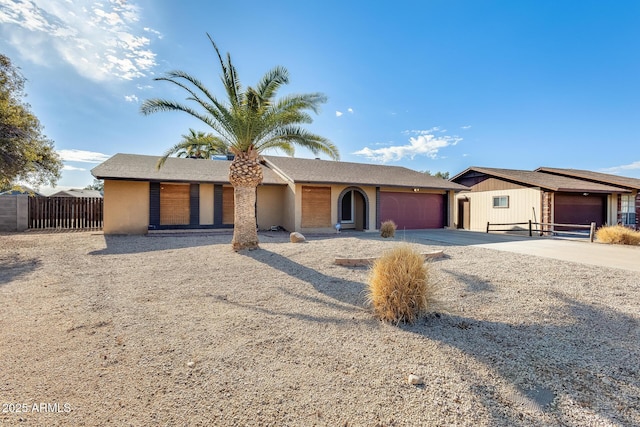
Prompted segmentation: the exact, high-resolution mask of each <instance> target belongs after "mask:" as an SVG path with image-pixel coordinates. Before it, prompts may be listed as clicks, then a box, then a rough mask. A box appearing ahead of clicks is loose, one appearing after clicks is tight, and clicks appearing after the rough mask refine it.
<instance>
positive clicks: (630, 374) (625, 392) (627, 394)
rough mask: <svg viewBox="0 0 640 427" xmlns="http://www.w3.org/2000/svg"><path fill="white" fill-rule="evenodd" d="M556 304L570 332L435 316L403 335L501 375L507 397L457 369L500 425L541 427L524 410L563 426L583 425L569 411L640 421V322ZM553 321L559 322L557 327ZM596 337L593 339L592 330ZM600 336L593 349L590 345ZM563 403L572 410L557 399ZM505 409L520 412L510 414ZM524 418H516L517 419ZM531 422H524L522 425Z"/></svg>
mask: <svg viewBox="0 0 640 427" xmlns="http://www.w3.org/2000/svg"><path fill="white" fill-rule="evenodd" d="M554 297H555V298H557V299H559V300H560V301H562V302H563V303H564V304H565V307H564V310H567V312H568V313H570V315H571V316H572V317H573V319H574V322H573V323H572V324H569V325H552V324H513V325H512V324H507V323H497V322H488V321H478V320H475V319H473V318H466V317H459V316H453V315H437V316H434V315H431V316H429V317H427V318H425V319H423V320H422V321H421V322H419V323H416V324H414V325H404V326H402V327H401V329H403V330H406V331H409V332H413V333H416V334H419V335H422V336H424V337H426V338H429V339H432V340H436V341H440V342H442V343H445V344H447V345H449V346H452V347H454V348H458V349H459V350H461V351H463V352H464V353H466V354H468V355H470V356H471V357H473V358H475V359H476V360H478V361H480V362H481V363H483V364H485V365H487V366H488V367H490V368H491V369H492V370H493V371H495V372H497V373H498V374H499V375H500V376H501V377H502V378H503V379H504V380H505V381H506V382H507V383H508V384H510V385H512V386H513V387H514V388H515V391H514V392H513V393H509V394H508V395H506V396H504V395H501V393H500V391H499V390H496V389H495V387H493V386H489V385H487V384H486V381H485V380H484V379H483V378H481V377H479V376H477V375H475V374H474V372H472V371H470V370H469V369H466V367H465V366H463V365H461V364H457V365H456V363H455V361H452V364H453V365H454V367H455V369H458V370H459V371H460V372H459V374H460V376H461V377H463V378H467V381H468V382H469V383H470V384H472V386H471V388H472V389H473V390H474V391H475V393H476V394H477V396H478V397H479V398H480V399H481V401H483V402H484V404H485V406H486V407H487V408H488V409H489V410H490V411H491V412H492V413H493V416H494V419H495V421H496V423H500V422H501V420H504V419H505V417H510V419H509V420H508V421H507V425H521V424H522V423H523V422H524V423H525V424H526V423H533V424H537V423H538V422H539V420H538V422H536V420H535V418H534V419H529V420H526V418H527V416H526V415H525V414H523V413H520V411H518V408H527V409H529V410H530V411H534V412H536V411H543V412H544V413H546V414H548V416H550V417H551V418H552V419H554V420H555V421H554V424H557V425H573V424H575V422H576V419H575V418H572V417H571V416H570V414H567V412H571V409H570V408H568V407H567V406H572V405H573V406H575V407H578V409H580V410H582V411H584V410H585V409H587V410H588V411H591V412H594V413H596V414H598V416H599V417H600V419H601V420H603V422H605V420H607V421H608V422H610V423H612V424H613V425H638V422H639V421H640V365H638V360H640V322H639V321H638V319H636V318H634V317H631V316H628V315H625V314H622V313H619V312H617V311H615V310H611V309H609V308H606V307H602V306H598V305H592V304H583V303H579V302H577V301H575V300H573V299H571V298H569V297H567V296H565V295H562V294H561V293H556V294H555V295H554ZM552 321H553V319H552ZM594 329H595V330H596V331H597V334H594V333H593V330H594ZM593 336H597V337H598V338H597V339H596V340H592V341H587V340H585V337H593ZM558 396H563V401H564V403H565V405H566V406H565V407H564V408H563V409H562V410H559V409H557V407H556V405H557V401H556V402H555V403H554V399H555V398H556V397H558ZM505 405H506V406H508V407H513V408H514V409H515V411H505V410H504V408H505ZM514 414H517V415H514ZM523 417H524V418H523Z"/></svg>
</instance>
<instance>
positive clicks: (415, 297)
mask: <svg viewBox="0 0 640 427" xmlns="http://www.w3.org/2000/svg"><path fill="white" fill-rule="evenodd" d="M433 298H434V286H433V285H432V284H431V283H429V268H428V265H427V264H425V260H424V256H423V255H422V254H420V252H417V251H416V250H414V249H413V248H412V247H411V246H410V245H408V244H403V245H401V246H398V247H396V248H394V249H391V250H390V251H388V252H385V253H384V254H383V255H382V256H381V257H380V258H378V259H377V260H376V261H375V262H374V264H373V266H372V268H371V274H370V277H369V301H370V302H371V304H372V305H373V309H374V312H375V315H376V316H377V317H378V318H380V319H381V320H384V321H387V322H394V323H400V322H410V323H413V322H414V321H415V320H416V319H417V318H418V316H419V315H420V314H421V313H424V312H425V311H426V309H427V306H428V305H429V304H430V303H431V301H432V300H433Z"/></svg>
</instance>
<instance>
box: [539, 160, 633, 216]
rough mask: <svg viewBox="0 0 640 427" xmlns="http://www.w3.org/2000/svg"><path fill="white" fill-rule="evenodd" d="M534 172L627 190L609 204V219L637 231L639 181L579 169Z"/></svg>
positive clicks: (542, 169) (545, 168) (552, 169)
mask: <svg viewBox="0 0 640 427" xmlns="http://www.w3.org/2000/svg"><path fill="white" fill-rule="evenodd" d="M536 171H537V172H544V173H550V174H553V175H560V176H567V177H570V178H577V179H582V180H585V181H589V182H597V183H600V184H606V185H613V186H616V187H621V188H624V189H627V190H629V191H630V193H620V194H618V197H617V202H616V203H613V202H614V201H612V203H611V204H612V208H613V209H614V211H615V213H614V211H612V214H611V219H613V218H615V219H616V220H615V221H611V223H613V222H617V223H618V224H622V225H625V226H627V227H633V228H635V229H638V221H639V220H640V179H637V178H629V177H626V176H619V175H611V174H607V173H601V172H591V171H586V170H579V169H556V168H547V167H541V168H538V169H536Z"/></svg>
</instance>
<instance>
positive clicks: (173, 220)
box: [160, 184, 190, 225]
mask: <svg viewBox="0 0 640 427" xmlns="http://www.w3.org/2000/svg"><path fill="white" fill-rule="evenodd" d="M189 189H190V187H189V184H160V225H184V224H189V212H190V210H189V196H190V192H189Z"/></svg>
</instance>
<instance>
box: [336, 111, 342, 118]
mask: <svg viewBox="0 0 640 427" xmlns="http://www.w3.org/2000/svg"><path fill="white" fill-rule="evenodd" d="M343 114H344V113H343V112H342V111H336V117H340V116H341V115H343Z"/></svg>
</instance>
